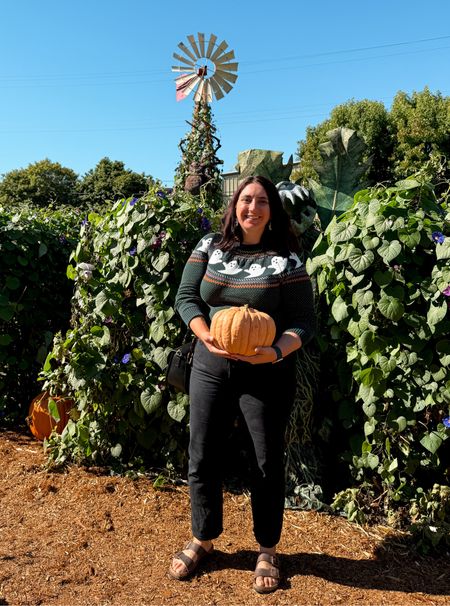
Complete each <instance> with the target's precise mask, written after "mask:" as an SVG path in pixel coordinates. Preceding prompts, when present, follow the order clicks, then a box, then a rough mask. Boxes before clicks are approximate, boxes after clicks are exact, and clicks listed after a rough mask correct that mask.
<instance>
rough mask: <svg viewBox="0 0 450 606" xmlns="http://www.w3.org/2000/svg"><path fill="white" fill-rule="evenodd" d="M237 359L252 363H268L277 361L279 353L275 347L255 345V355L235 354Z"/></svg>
mask: <svg viewBox="0 0 450 606" xmlns="http://www.w3.org/2000/svg"><path fill="white" fill-rule="evenodd" d="M234 359H235V360H241V361H242V362H249V363H250V364H268V363H271V362H275V360H276V359H277V354H276V352H275V350H274V348H273V347H255V355H253V356H239V355H237V354H236V355H235V356H234Z"/></svg>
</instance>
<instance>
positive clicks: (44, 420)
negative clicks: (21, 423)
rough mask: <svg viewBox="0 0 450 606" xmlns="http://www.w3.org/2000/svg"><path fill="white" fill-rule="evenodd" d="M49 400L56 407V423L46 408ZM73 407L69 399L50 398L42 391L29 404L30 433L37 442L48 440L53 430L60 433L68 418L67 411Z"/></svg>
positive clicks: (28, 420)
mask: <svg viewBox="0 0 450 606" xmlns="http://www.w3.org/2000/svg"><path fill="white" fill-rule="evenodd" d="M50 400H53V401H54V402H55V404H56V406H57V409H58V414H59V421H56V420H55V419H54V418H53V416H52V415H51V413H50V411H49V409H48V406H49V402H50ZM73 406H74V401H73V400H72V399H71V398H65V397H64V396H51V395H50V394H49V392H48V391H43V392H42V393H40V394H39V395H37V396H36V397H35V398H34V399H33V400H32V401H31V404H30V409H29V411H28V417H27V423H28V425H29V427H30V430H31V433H32V434H33V435H34V437H35V438H37V439H38V440H44V439H45V438H48V437H49V436H50V434H51V433H52V431H53V429H55V430H56V432H57V433H61V432H62V430H63V429H64V427H65V426H66V425H67V422H68V420H69V418H70V415H69V411H70V409H71V408H73Z"/></svg>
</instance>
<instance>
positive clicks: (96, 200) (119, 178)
mask: <svg viewBox="0 0 450 606" xmlns="http://www.w3.org/2000/svg"><path fill="white" fill-rule="evenodd" d="M153 183H154V180H153V178H152V177H151V176H149V175H145V174H144V173H136V172H134V171H132V170H129V169H126V168H125V164H124V163H123V162H120V161H118V160H110V159H109V158H107V157H105V158H102V159H101V160H100V162H99V163H98V164H97V166H96V167H95V168H94V169H91V170H90V171H88V172H87V173H86V174H85V175H84V176H83V177H82V178H81V180H80V182H79V184H78V192H79V195H80V197H81V199H82V200H84V201H87V202H88V203H90V204H93V205H96V204H102V203H103V202H105V201H106V200H112V201H115V200H118V199H120V198H129V197H131V196H136V197H140V196H143V195H144V194H145V193H147V192H148V190H149V187H150V186H151V185H152V184H153Z"/></svg>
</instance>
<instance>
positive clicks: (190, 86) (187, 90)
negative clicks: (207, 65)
mask: <svg viewBox="0 0 450 606" xmlns="http://www.w3.org/2000/svg"><path fill="white" fill-rule="evenodd" d="M199 82H201V78H199V77H198V76H194V78H192V82H191V83H190V84H188V85H187V86H186V88H184V89H183V90H184V94H185V95H189V93H190V92H192V91H193V90H194V88H195V87H196V86H197V84H198V83H199Z"/></svg>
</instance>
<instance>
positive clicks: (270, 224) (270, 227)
mask: <svg viewBox="0 0 450 606" xmlns="http://www.w3.org/2000/svg"><path fill="white" fill-rule="evenodd" d="M267 229H268V230H269V231H272V222H271V221H269V223H268V224H267Z"/></svg>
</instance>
